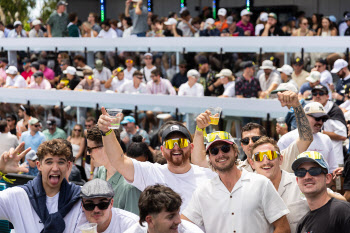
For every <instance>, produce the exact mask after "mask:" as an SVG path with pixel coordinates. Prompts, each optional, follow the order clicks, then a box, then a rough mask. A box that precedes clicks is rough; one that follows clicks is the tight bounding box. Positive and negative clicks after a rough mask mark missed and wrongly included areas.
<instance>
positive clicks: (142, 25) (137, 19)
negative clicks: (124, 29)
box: [129, 6, 148, 34]
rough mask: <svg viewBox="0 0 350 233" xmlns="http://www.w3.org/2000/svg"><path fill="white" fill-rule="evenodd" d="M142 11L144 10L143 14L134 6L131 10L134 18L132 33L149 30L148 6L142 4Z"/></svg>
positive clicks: (131, 15)
mask: <svg viewBox="0 0 350 233" xmlns="http://www.w3.org/2000/svg"><path fill="white" fill-rule="evenodd" d="M141 11H142V14H141V15H138V14H136V12H135V8H133V9H131V10H130V11H129V14H130V17H131V19H132V26H133V30H132V32H131V34H138V33H142V32H147V31H148V24H147V16H148V11H147V7H145V6H142V8H141Z"/></svg>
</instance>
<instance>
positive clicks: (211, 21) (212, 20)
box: [205, 18, 215, 24]
mask: <svg viewBox="0 0 350 233" xmlns="http://www.w3.org/2000/svg"><path fill="white" fill-rule="evenodd" d="M214 23H215V20H214V19H212V18H208V19H207V20H205V24H214Z"/></svg>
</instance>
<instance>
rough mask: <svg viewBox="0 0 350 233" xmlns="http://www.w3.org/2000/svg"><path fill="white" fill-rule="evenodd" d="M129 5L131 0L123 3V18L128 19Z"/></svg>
mask: <svg viewBox="0 0 350 233" xmlns="http://www.w3.org/2000/svg"><path fill="white" fill-rule="evenodd" d="M130 3H131V0H126V2H125V12H124V14H125V17H130V13H129V9H130Z"/></svg>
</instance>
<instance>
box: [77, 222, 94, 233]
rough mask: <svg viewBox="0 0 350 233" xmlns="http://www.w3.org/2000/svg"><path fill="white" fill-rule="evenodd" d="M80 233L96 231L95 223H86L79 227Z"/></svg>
mask: <svg viewBox="0 0 350 233" xmlns="http://www.w3.org/2000/svg"><path fill="white" fill-rule="evenodd" d="M79 230H81V233H97V223H86V224H84V225H82V226H80V227H79Z"/></svg>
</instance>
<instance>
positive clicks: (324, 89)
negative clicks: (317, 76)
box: [311, 84, 328, 94]
mask: <svg viewBox="0 0 350 233" xmlns="http://www.w3.org/2000/svg"><path fill="white" fill-rule="evenodd" d="M316 91H322V92H324V93H326V94H328V89H327V87H325V86H323V85H321V84H320V85H316V86H315V87H314V88H312V91H311V92H312V93H314V92H316Z"/></svg>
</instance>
